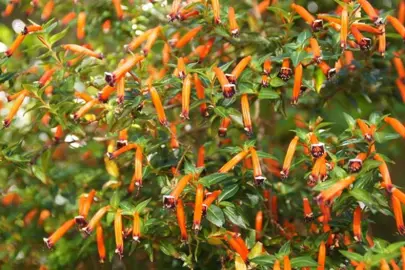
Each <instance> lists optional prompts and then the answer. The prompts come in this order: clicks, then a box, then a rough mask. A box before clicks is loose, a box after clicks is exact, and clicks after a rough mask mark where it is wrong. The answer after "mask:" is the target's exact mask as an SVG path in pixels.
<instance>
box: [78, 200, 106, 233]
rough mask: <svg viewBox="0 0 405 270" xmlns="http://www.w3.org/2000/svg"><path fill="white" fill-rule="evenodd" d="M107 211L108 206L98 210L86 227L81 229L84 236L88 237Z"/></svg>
mask: <svg viewBox="0 0 405 270" xmlns="http://www.w3.org/2000/svg"><path fill="white" fill-rule="evenodd" d="M108 210H110V206H109V205H107V206H104V207H102V208H100V209H99V210H98V211H97V212H96V213H95V214H94V216H93V217H92V218H91V219H90V221H89V223H88V224H87V226H86V227H84V228H83V229H82V231H84V232H85V233H86V234H88V235H90V234H91V233H92V231H93V230H94V228H95V227H96V226H97V225H98V224H99V222H100V220H101V219H102V218H103V217H104V216H105V214H107V212H108ZM73 221H74V220H73Z"/></svg>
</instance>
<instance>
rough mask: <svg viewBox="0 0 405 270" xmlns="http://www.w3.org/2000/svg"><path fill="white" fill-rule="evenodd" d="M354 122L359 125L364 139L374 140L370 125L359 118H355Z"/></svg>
mask: <svg viewBox="0 0 405 270" xmlns="http://www.w3.org/2000/svg"><path fill="white" fill-rule="evenodd" d="M356 123H357V125H358V126H359V128H360V130H361V133H363V136H364V139H365V140H366V141H368V142H372V141H374V136H373V135H374V134H372V132H371V130H370V127H369V126H368V125H367V124H366V123H365V122H364V121H363V120H361V119H356Z"/></svg>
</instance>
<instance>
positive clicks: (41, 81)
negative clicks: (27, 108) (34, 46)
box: [38, 68, 56, 87]
mask: <svg viewBox="0 0 405 270" xmlns="http://www.w3.org/2000/svg"><path fill="white" fill-rule="evenodd" d="M55 71H56V69H54V68H51V69H48V70H47V71H45V73H44V74H43V75H42V76H41V78H40V79H39V81H38V83H39V86H40V87H43V86H44V85H45V84H46V83H47V82H48V81H50V80H51V77H52V75H53V74H54V73H55Z"/></svg>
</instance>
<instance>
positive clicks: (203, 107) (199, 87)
mask: <svg viewBox="0 0 405 270" xmlns="http://www.w3.org/2000/svg"><path fill="white" fill-rule="evenodd" d="M193 77H194V87H195V89H196V92H197V97H198V99H200V100H204V99H205V89H204V86H203V83H202V82H201V80H200V78H199V77H198V75H197V73H194V74H193ZM200 113H201V115H202V116H203V117H208V116H209V114H208V108H207V103H205V102H202V103H201V104H200Z"/></svg>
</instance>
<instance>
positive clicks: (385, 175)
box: [374, 154, 392, 188]
mask: <svg viewBox="0 0 405 270" xmlns="http://www.w3.org/2000/svg"><path fill="white" fill-rule="evenodd" d="M374 159H375V160H377V161H380V162H381V164H380V166H379V167H378V169H379V171H380V174H381V177H382V180H383V183H384V185H385V187H386V188H388V187H389V186H390V185H392V181H391V176H390V172H389V170H388V166H387V163H385V161H384V159H383V158H382V157H381V156H380V155H379V154H375V155H374Z"/></svg>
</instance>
